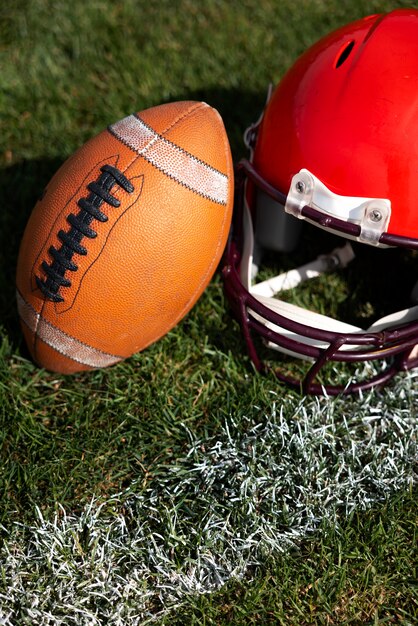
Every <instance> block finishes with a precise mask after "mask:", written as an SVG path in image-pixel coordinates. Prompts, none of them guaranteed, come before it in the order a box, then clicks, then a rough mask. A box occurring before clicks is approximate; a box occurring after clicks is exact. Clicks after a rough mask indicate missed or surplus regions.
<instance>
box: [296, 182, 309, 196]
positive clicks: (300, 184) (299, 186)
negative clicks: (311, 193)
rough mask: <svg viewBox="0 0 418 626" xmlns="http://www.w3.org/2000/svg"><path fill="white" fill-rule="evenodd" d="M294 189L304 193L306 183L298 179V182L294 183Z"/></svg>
mask: <svg viewBox="0 0 418 626" xmlns="http://www.w3.org/2000/svg"><path fill="white" fill-rule="evenodd" d="M295 189H296V191H297V192H298V193H305V190H306V185H305V183H304V182H302V181H301V180H298V182H297V183H296V185H295Z"/></svg>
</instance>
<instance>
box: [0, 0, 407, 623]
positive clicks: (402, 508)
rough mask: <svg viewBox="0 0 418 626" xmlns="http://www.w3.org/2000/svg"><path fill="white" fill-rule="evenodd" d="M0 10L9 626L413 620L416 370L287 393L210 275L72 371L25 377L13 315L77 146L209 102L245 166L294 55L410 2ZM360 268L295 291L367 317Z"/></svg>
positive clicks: (5, 595) (31, 3) (1, 431)
mask: <svg viewBox="0 0 418 626" xmlns="http://www.w3.org/2000/svg"><path fill="white" fill-rule="evenodd" d="M3 5H4V6H2V7H1V8H0V67H1V74H0V169H1V175H0V198H1V207H2V208H1V211H0V325H1V333H0V424H1V426H0V449H1V456H0V466H1V469H0V523H1V533H0V535H1V541H2V544H1V550H2V556H1V562H0V573H1V576H0V622H1V623H4V624H5V625H6V626H7V624H25V623H37V624H51V625H52V624H61V623H62V624H89V626H90V625H92V624H116V623H118V622H117V615H120V616H122V617H120V619H121V620H122V622H119V623H126V624H129V625H130V624H139V623H143V622H144V621H145V620H147V619H149V620H154V619H155V620H156V621H159V622H160V623H161V624H208V625H209V624H210V625H212V624H213V625H214V624H233V625H234V626H235V625H239V624H276V623H277V624H300V625H304V624H385V623H390V624H413V623H416V622H417V621H418V607H417V602H418V600H417V586H416V583H417V572H416V564H417V550H416V522H417V515H418V508H417V503H416V491H414V487H413V485H414V484H415V485H416V482H415V483H414V479H415V480H416V460H417V453H416V441H417V427H416V417H417V409H416V407H417V401H418V395H417V391H418V388H417V385H416V379H415V378H414V377H413V376H399V377H398V379H397V380H396V381H395V382H394V383H392V384H391V385H390V386H388V388H387V389H385V390H383V391H375V392H371V393H368V394H365V396H364V397H363V398H360V399H359V398H354V399H345V400H344V399H336V400H327V399H322V400H318V401H316V400H313V399H301V398H300V397H299V396H298V395H297V394H294V393H293V392H290V391H289V390H287V389H286V388H284V387H282V386H280V385H278V384H277V383H276V381H275V380H274V378H273V377H272V376H271V375H267V376H260V375H256V374H255V373H254V371H253V369H252V366H251V364H250V363H249V361H248V359H247V358H246V357H245V356H243V355H245V347H244V344H243V341H242V338H241V336H240V333H239V330H238V328H237V326H236V325H235V323H234V322H233V321H232V320H231V317H230V314H229V312H228V309H227V307H226V304H225V301H224V297H223V294H222V286H221V281H220V277H219V275H217V276H216V277H215V279H214V280H213V282H212V283H211V285H210V286H209V288H208V289H207V291H206V292H205V294H204V295H203V297H202V298H201V300H200V301H199V303H198V304H197V305H196V307H195V308H194V309H193V310H192V311H191V313H190V314H189V315H188V316H187V317H186V318H185V319H184V320H183V322H182V323H181V324H179V326H178V327H177V328H176V329H174V330H173V331H172V332H170V333H169V334H168V335H167V336H166V337H164V338H163V339H162V340H161V341H159V342H158V343H156V344H155V345H153V346H151V347H150V348H149V349H147V350H145V351H144V352H143V353H141V354H138V355H135V356H134V357H132V358H131V359H129V360H127V361H126V362H124V363H122V364H120V365H118V366H116V367H114V368H111V369H108V370H103V371H98V372H94V373H90V374H82V375H77V376H74V377H65V376H60V375H55V374H51V373H48V372H45V371H42V370H39V369H38V368H37V367H36V366H35V365H34V364H32V363H31V361H30V359H29V357H28V353H27V351H26V348H25V346H24V343H23V340H22V336H21V333H20V328H19V324H18V320H17V314H16V309H15V300H14V273H15V265H16V258H17V254H18V246H19V240H20V237H21V234H22V232H23V229H24V226H25V224H26V221H27V218H28V215H29V213H30V211H31V209H32V207H33V205H34V204H35V201H36V199H37V197H38V196H39V194H40V193H41V191H42V189H43V187H44V186H45V184H46V183H47V182H48V180H49V178H50V176H51V175H52V174H53V173H54V171H56V169H57V168H58V167H59V165H60V164H61V163H62V162H63V161H64V160H65V158H67V156H69V155H70V154H71V153H72V152H73V151H74V150H75V149H76V148H77V147H78V146H79V145H81V144H82V143H83V142H84V141H85V140H86V139H87V138H89V137H91V136H92V135H94V134H95V133H97V132H98V131H99V130H101V129H102V128H104V127H105V126H106V125H107V124H109V123H111V122H114V121H115V120H117V119H119V118H121V117H123V116H125V115H127V114H129V113H131V112H133V111H139V110H141V109H144V108H146V107H149V106H153V105H156V104H159V103H161V102H167V101H170V100H179V99H186V98H187V99H188V98H192V99H203V100H205V101H207V102H208V103H209V104H211V105H213V106H215V107H216V108H218V109H219V111H220V112H221V114H222V116H223V119H224V122H225V125H226V128H227V131H228V136H229V139H230V142H231V147H232V151H233V155H234V158H235V159H238V158H239V157H241V156H243V155H244V154H245V152H244V146H243V142H242V139H241V135H242V132H243V130H244V129H245V128H246V126H247V125H248V124H249V123H250V122H252V121H254V120H255V119H256V118H257V117H258V114H259V111H260V109H261V107H262V106H263V103H264V99H265V93H266V88H267V85H268V84H269V83H270V82H277V81H278V80H279V78H280V76H281V75H282V74H283V72H284V71H285V70H286V68H287V67H289V65H290V64H291V63H292V62H293V61H294V60H295V58H296V57H297V55H298V54H300V53H301V52H302V51H303V50H304V49H305V48H306V47H307V46H308V45H310V44H311V43H313V42H314V41H316V40H317V39H318V38H319V37H321V36H322V35H324V34H326V33H327V32H328V31H329V30H331V29H332V28H335V27H337V26H339V25H341V24H343V23H345V22H347V21H349V20H351V19H355V18H357V17H359V16H362V15H364V12H365V10H367V12H369V13H371V12H374V11H382V10H388V9H389V8H394V7H397V6H413V5H414V3H412V2H388V1H383V0H373V1H371V2H369V3H367V9H365V5H364V2H360V0H350V1H349V2H346V3H340V2H335V1H331V0H324V1H319V0H318V1H314V0H311V1H309V0H301V1H299V2H297V3H295V2H294V1H290V0H281V1H280V2H279V1H274V0H257V1H256V0H243V1H241V2H235V1H230V2H227V1H226V0H204V1H202V2H194V1H192V0H178V1H177V2H173V1H170V2H169V1H166V0H162V1H159V2H156V1H152V0H150V1H148V2H146V1H142V0H141V1H137V2H135V1H134V0H126V1H124V2H112V1H111V0H93V1H92V2H82V1H81V0H76V1H74V2H72V3H68V2H64V1H60V0H55V1H52V0H51V1H48V0H11V1H10V2H7V3H3ZM372 252H374V251H372ZM365 261H366V263H365V264H366V266H367V265H369V262H368V257H367V255H366V259H365ZM400 261H402V259H400ZM281 262H282V261H281ZM414 262H415V261H414V260H413V261H411V260H410V261H409V262H408V263H409V266H408V268H409V269H408V273H407V276H406V277H405V281H406V282H405V283H404V284H406V283H407V281H408V276H409V277H410V275H411V272H414ZM275 263H277V260H275V259H272V271H274V264H275ZM384 264H385V267H389V266H390V260H389V261H386V260H385V261H384ZM363 267H364V265H363ZM355 271H356V268H354V269H353V274H352V275H350V274H349V276H348V279H342V278H340V277H337V278H333V280H332V282H329V281H323V282H322V283H321V282H319V284H317V285H316V286H315V285H314V284H312V285H308V286H307V288H306V289H305V288H304V289H303V290H301V292H300V295H299V296H298V297H300V298H301V301H302V302H303V303H308V302H309V303H310V304H311V305H312V306H313V307H314V308H317V310H321V307H323V306H324V298H325V299H327V301H328V302H330V306H331V307H332V308H333V311H332V312H333V313H334V314H335V315H338V314H339V313H344V312H345V313H349V314H351V315H352V316H353V317H354V318H355V320H356V323H367V322H365V321H364V320H365V319H367V316H368V315H369V314H370V313H372V314H373V315H374V314H376V313H377V314H378V315H380V312H381V309H383V308H384V306H385V305H387V302H385V301H382V299H381V298H377V300H375V301H371V300H370V298H371V296H370V294H369V290H368V281H367V276H366V275H364V274H363V282H358V283H357V284H358V288H357V290H356V292H355V293H353V290H352V285H353V284H354V280H355ZM361 271H362V269H361V268H358V269H357V272H361ZM372 277H373V280H375V278H376V276H375V274H373V276H372ZM402 286H403V285H402ZM378 287H379V288H378V289H377V292H381V291H382V289H380V286H378ZM395 287H396V291H395V292H394V294H395V295H394V296H393V297H394V299H396V300H397V301H399V299H400V298H401V297H402V296H401V292H402V290H401V288H400V287H401V286H400V285H395ZM335 292H336V295H335ZM346 293H353V295H352V301H353V302H354V303H355V305H353V306H351V304H350V307H349V310H347V300H346V297H345V295H346ZM353 451H354V452H353ZM341 463H345V466H341ZM341 467H346V468H348V469H347V471H346V473H344V472H343V473H341V471H340V469H341ZM414 468H415V469H414ZM350 472H352V474H351V475H350ZM414 472H415V474H414ZM324 494H327V498H328V500H327V498H326V497H324ZM100 507H101V508H100ZM209 522H210V524H212V526H211V525H210V524H209ZM208 524H209V525H208ZM240 533H241V535H240ZM292 533H293V534H292ZM199 576H200V578H199ZM203 592H204V593H203ZM36 611H38V613H36ZM83 611H84V612H83ZM123 615H124V617H123ZM110 616H111V617H110ZM135 620H136V621H135Z"/></svg>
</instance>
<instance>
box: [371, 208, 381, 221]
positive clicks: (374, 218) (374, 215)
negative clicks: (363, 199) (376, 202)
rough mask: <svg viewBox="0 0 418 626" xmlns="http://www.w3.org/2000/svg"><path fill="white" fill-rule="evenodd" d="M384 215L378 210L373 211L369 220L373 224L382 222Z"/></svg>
mask: <svg viewBox="0 0 418 626" xmlns="http://www.w3.org/2000/svg"><path fill="white" fill-rule="evenodd" d="M382 217H383V215H382V213H381V212H380V211H379V210H378V209H373V210H372V211H370V213H369V219H370V221H371V222H380V221H381V220H382Z"/></svg>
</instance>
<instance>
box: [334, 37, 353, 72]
mask: <svg viewBox="0 0 418 626" xmlns="http://www.w3.org/2000/svg"><path fill="white" fill-rule="evenodd" d="M354 44H355V41H354V39H352V40H351V41H349V42H348V43H346V44H345V45H344V47H343V48H342V50H341V51H340V52H339V54H338V56H337V59H336V62H335V68H337V67H340V66H341V65H342V64H343V63H344V61H346V60H347V59H348V57H349V56H350V53H351V51H352V49H353V48H354Z"/></svg>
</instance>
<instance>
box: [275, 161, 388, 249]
mask: <svg viewBox="0 0 418 626" xmlns="http://www.w3.org/2000/svg"><path fill="white" fill-rule="evenodd" d="M305 206H309V207H312V208H313V209H315V210H317V211H319V212H320V213H322V214H323V215H324V216H330V217H334V218H336V219H339V220H343V221H345V222H349V223H352V224H358V225H359V226H360V234H359V235H358V237H356V238H355V239H357V240H358V241H361V242H363V243H368V244H371V245H378V244H379V239H380V236H381V235H382V233H384V232H386V230H387V227H388V224H389V220H390V214H391V203H390V200H387V199H384V198H361V197H357V196H340V195H338V194H336V193H333V192H332V191H330V190H329V189H328V187H326V186H325V185H324V184H323V183H322V182H321V181H320V180H319V179H318V178H317V177H316V176H315V175H314V174H312V172H309V171H308V170H307V169H302V170H300V172H298V173H297V174H296V175H295V176H293V178H292V181H291V184H290V189H289V193H288V195H287V199H286V204H285V211H286V213H290V214H291V215H293V216H294V217H297V218H299V219H305V218H304V216H303V215H302V209H303V207H305ZM326 228H327V230H330V231H332V232H338V229H333V226H332V224H331V225H330V226H329V227H326Z"/></svg>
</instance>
